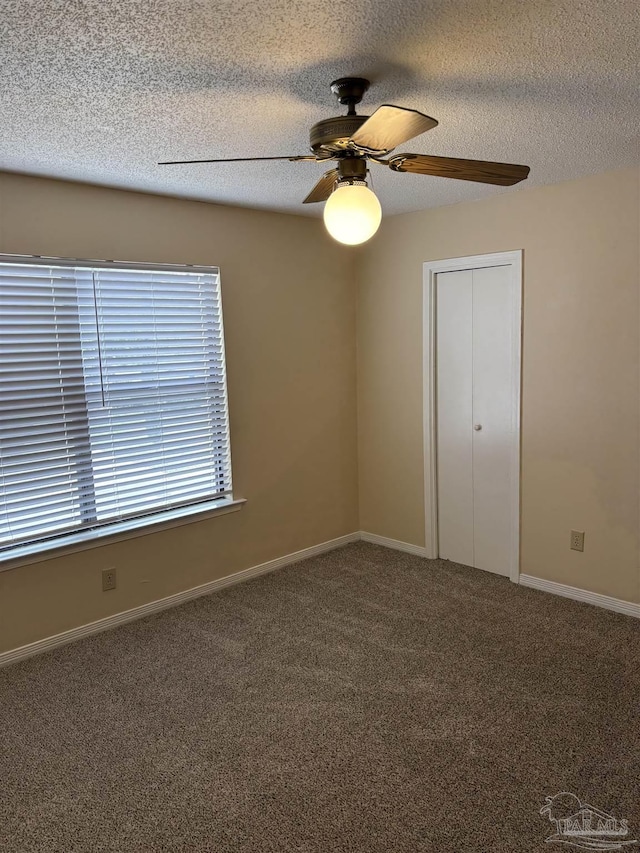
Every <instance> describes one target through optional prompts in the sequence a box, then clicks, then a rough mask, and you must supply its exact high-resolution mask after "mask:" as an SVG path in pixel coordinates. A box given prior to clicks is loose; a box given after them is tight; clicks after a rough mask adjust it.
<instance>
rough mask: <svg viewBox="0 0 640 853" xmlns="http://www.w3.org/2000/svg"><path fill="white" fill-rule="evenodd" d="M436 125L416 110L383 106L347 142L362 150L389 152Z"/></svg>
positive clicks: (434, 121) (432, 120)
mask: <svg viewBox="0 0 640 853" xmlns="http://www.w3.org/2000/svg"><path fill="white" fill-rule="evenodd" d="M437 124H438V122H437V121H436V120H435V119H434V118H431V117H430V116H426V115H424V114H423V113H419V112H417V111H416V110H407V109H405V108H404V107H394V106H390V105H389V104H384V105H383V106H382V107H378V109H377V110H376V111H375V113H374V114H373V115H372V116H371V117H370V118H368V119H367V121H365V123H364V124H363V125H361V126H360V127H359V128H358V130H356V132H355V133H354V134H353V136H352V137H351V139H350V140H349V142H352V143H353V144H354V145H355V146H357V147H358V148H363V149H364V150H370V151H391V149H392V148H396V147H397V146H398V145H401V144H402V143H403V142H406V141H407V140H408V139H413V137H414V136H419V135H420V134H421V133H425V132H426V131H427V130H431V128H432V127H436V125H437Z"/></svg>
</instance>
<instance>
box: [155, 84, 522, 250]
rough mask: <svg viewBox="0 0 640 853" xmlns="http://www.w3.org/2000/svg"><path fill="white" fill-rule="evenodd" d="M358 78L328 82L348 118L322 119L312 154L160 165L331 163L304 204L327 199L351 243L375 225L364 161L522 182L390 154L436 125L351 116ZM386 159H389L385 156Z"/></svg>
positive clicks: (331, 225) (481, 166)
mask: <svg viewBox="0 0 640 853" xmlns="http://www.w3.org/2000/svg"><path fill="white" fill-rule="evenodd" d="M369 85H370V84H369V81H368V80H366V79H364V78H363V77H341V78H340V79H339V80H335V81H334V82H333V83H332V84H331V91H332V92H333V93H334V95H336V97H337V99H338V102H339V103H340V104H342V105H343V106H346V107H347V114H346V115H343V116H336V117H334V118H328V119H324V120H323V121H319V122H318V123H317V124H314V125H313V127H312V128H311V132H310V145H311V152H312V153H311V154H300V155H293V156H289V157H230V158H226V159H219V160H167V161H164V162H162V163H159V164H158V165H160V166H174V165H184V164H189V163H246V162H250V161H259V160H289V161H291V162H297V161H313V162H323V161H330V160H335V161H337V166H336V167H335V168H332V169H330V170H329V171H328V172H325V174H324V175H323V176H322V177H321V178H320V180H319V181H318V182H317V183H316V185H315V186H314V187H313V189H312V190H311V192H310V193H309V194H308V195H307V197H306V198H305V199H304V201H303V204H312V203H314V202H321V201H326V202H327V204H326V206H325V212H324V221H325V225H326V226H327V229H328V231H329V233H330V234H331V235H332V236H333V237H335V238H336V239H337V240H339V241H340V242H343V243H348V244H350V245H355V244H357V243H363V242H365V240H368V239H369V238H370V237H372V236H373V235H374V234H375V232H376V231H377V229H378V226H379V225H380V220H381V217H382V210H381V207H380V202H379V201H378V199H377V198H376V196H375V195H374V194H373V192H372V191H371V190H370V189H369V188H368V187H367V182H366V177H367V172H368V162H373V163H378V164H379V165H382V166H387V167H389V168H390V169H392V171H394V172H411V173H413V174H416V175H435V176H437V177H441V178H457V179H458V180H462V181H477V182H479V183H483V184H496V185H498V186H502V187H509V186H512V185H513V184H517V183H518V182H519V181H523V180H524V179H525V178H526V177H527V175H528V174H529V167H528V166H519V165H514V164H511V163H493V162H490V161H487V160H464V159H460V158H458V157H435V156H432V155H430V154H393V155H391V152H392V151H393V150H394V149H395V148H396V147H397V146H398V145H401V144H402V143H404V142H407V141H408V140H409V139H413V137H414V136H419V135H420V134H421V133H425V132H426V131H427V130H431V129H432V128H434V127H436V125H437V124H438V122H437V121H436V120H435V119H434V118H431V117H430V116H427V115H424V114H423V113H420V112H418V111H417V110H410V109H406V108H405V107H396V106H391V105H389V104H385V105H383V106H381V107H378V109H377V110H376V111H375V112H374V113H373V115H371V116H362V115H356V110H355V107H356V104H359V103H360V101H361V100H362V98H363V96H364V94H365V92H366V91H367V89H368V88H369ZM389 155H391V156H389Z"/></svg>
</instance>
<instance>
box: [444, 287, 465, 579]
mask: <svg viewBox="0 0 640 853" xmlns="http://www.w3.org/2000/svg"><path fill="white" fill-rule="evenodd" d="M472 284H473V278H472V273H471V271H470V270H464V271H460V272H445V273H439V274H438V276H437V285H436V329H437V332H436V334H437V342H436V347H437V359H436V364H437V367H436V370H437V373H436V381H437V399H438V406H437V470H438V478H437V481H438V540H439V553H440V556H441V557H443V558H445V559H447V560H454V561H455V562H457V563H464V564H465V565H468V566H473V565H474V562H473V531H474V523H473V488H472V478H471V471H472V467H473V457H472V452H473V447H472V437H471V436H472V401H473V397H472V379H473V372H472V319H473V312H472Z"/></svg>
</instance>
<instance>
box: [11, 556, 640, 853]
mask: <svg viewBox="0 0 640 853" xmlns="http://www.w3.org/2000/svg"><path fill="white" fill-rule="evenodd" d="M639 703H640V622H638V621H637V620H633V619H631V618H630V617H625V616H620V615H618V614H615V613H610V612H606V611H601V610H598V609H596V608H593V607H590V606H589V605H583V604H578V603H576V602H572V601H567V600H564V599H560V598H556V597H554V596H551V595H547V594H545V593H541V592H536V591H534V590H530V589H524V588H521V587H517V586H515V585H513V584H511V583H509V581H508V580H506V579H504V578H500V577H496V576H493V575H488V574H485V573H483V572H480V571H477V570H473V569H468V568H464V567H462V566H458V565H456V564H453V563H447V562H442V561H427V560H423V559H421V558H419V557H414V556H411V555H407V554H400V553H397V552H393V551H389V550H387V549H385V548H381V547H378V546H375V545H369V544H366V543H356V544H354V545H349V546H347V547H345V548H342V549H340V550H337V551H333V552H331V553H328V554H325V555H322V556H319V557H315V558H312V559H309V560H307V561H305V562H303V563H299V564H297V565H294V566H290V567H287V568H285V569H282V570H280V571H278V572H276V573H274V574H271V575H267V576H264V577H262V578H258V579H256V580H254V581H252V582H250V583H246V584H242V585H239V586H235V587H230V588H227V589H225V590H222V591H220V592H218V593H216V594H214V595H212V596H209V597H207V598H202V599H199V600H197V601H193V602H191V603H189V604H186V605H183V606H181V607H179V608H176V609H174V610H169V611H166V612H164V613H161V614H158V615H156V616H152V617H149V618H147V619H145V620H143V621H140V622H136V623H132V624H130V625H128V626H125V627H122V628H118V629H117V630H114V631H110V632H108V633H104V634H101V635H98V636H96V637H93V638H91V639H88V640H84V641H82V642H79V643H76V644H75V645H71V646H67V647H65V648H61V649H58V650H57V651H54V652H52V653H49V654H47V655H43V656H41V657H38V658H33V659H31V660H28V661H26V662H23V663H21V664H18V665H15V666H13V667H10V668H8V669H5V670H3V671H0V717H1V743H0V850H2V851H5V853H14V851H16V853H31V851H34V853H35V851H38V853H76V851H77V853H93V851H119V853H129V851H132V853H155V852H156V851H176V853H177V851H212V853H213V851H215V853H227V851H233V853H235V851H243V852H244V851H246V853H262V851H283V853H284V851H304V852H305V853H330V851H363V853H382V851H384V853H405V851H406V853H416V851H434V853H435V851H437V853H443V851H444V852H445V853H448V851H456V853H471V852H472V851H478V853H480V852H481V851H482V853H493V851H496V853H503V851H504V853H519V851H522V853H532V851H542V850H549V849H550V845H549V844H546V843H545V838H547V837H548V836H550V835H552V834H553V832H554V831H555V828H556V827H555V824H552V823H551V822H550V821H549V819H548V817H547V816H545V815H541V814H540V809H541V807H543V806H544V804H545V797H547V796H552V795H554V794H557V793H559V792H569V793H572V794H575V795H576V797H578V798H579V799H580V801H581V802H582V803H588V804H589V805H590V806H593V807H595V808H599V809H602V810H605V811H607V812H610V813H611V814H612V815H614V816H615V817H617V818H619V819H626V820H628V826H629V830H628V835H627V836H625V840H627V841H629V840H634V839H639V840H640V704H639ZM570 799H571V798H569V800H570ZM565 800H566V798H565ZM573 802H577V801H576V800H574V801H573ZM568 849H572V848H568ZM574 849H579V848H574ZM598 849H618V848H615V847H601V848H598ZM625 849H626V848H625ZM629 849H631V850H633V849H636V848H635V847H633V846H632V847H630V848H629Z"/></svg>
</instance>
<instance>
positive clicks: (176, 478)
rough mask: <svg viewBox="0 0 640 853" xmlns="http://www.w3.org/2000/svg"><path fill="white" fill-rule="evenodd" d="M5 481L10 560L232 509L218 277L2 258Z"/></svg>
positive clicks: (0, 422)
mask: <svg viewBox="0 0 640 853" xmlns="http://www.w3.org/2000/svg"><path fill="white" fill-rule="evenodd" d="M0 478H1V484H0V485H1V488H2V496H1V498H0V556H2V555H4V556H5V557H7V556H10V557H12V556H15V555H16V554H19V553H22V552H24V551H25V547H24V546H25V545H27V544H30V545H34V543H35V544H36V546H37V547H36V550H42V549H43V548H44V547H50V546H51V545H52V544H63V543H64V542H68V541H74V540H73V535H74V534H75V535H76V538H77V534H78V533H80V532H87V531H93V533H94V535H95V534H97V533H99V532H104V531H106V530H107V529H108V530H109V531H113V530H114V529H118V527H117V525H118V523H122V522H124V521H131V520H133V519H137V520H138V523H139V524H140V525H142V524H147V523H149V522H150V521H151V520H154V519H155V520H158V519H159V518H161V517H162V515H158V514H159V513H160V514H162V513H164V514H165V515H166V513H167V511H168V510H173V511H175V510H178V509H179V508H183V509H184V512H185V513H187V512H193V511H194V509H193V508H194V505H195V507H196V508H197V509H204V508H207V507H211V506H212V503H211V502H212V501H216V502H222V503H224V502H225V501H226V502H229V501H231V460H230V448H229V428H228V414H227V391H226V376H225V358H224V337H223V327H222V307H221V298H220V280H219V273H218V270H217V269H215V268H195V267H164V268H151V267H147V266H144V265H125V264H123V265H120V264H115V263H104V264H102V263H101V264H100V265H89V264H85V263H84V262H67V261H59V260H57V259H56V260H47V261H45V260H44V259H42V260H41V259H27V258H25V259H20V258H9V257H6V256H0ZM178 514H180V513H178ZM114 525H116V527H115V528H114ZM134 526H135V525H134ZM70 536H71V538H70ZM38 543H40V544H39V545H38Z"/></svg>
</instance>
